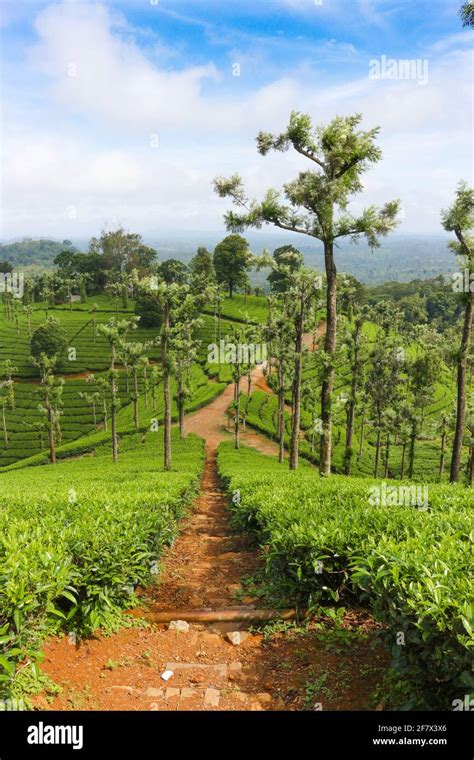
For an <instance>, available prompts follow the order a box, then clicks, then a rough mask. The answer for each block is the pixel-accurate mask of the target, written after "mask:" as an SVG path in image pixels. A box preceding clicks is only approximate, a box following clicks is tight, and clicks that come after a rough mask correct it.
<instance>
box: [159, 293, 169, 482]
mask: <svg viewBox="0 0 474 760" xmlns="http://www.w3.org/2000/svg"><path fill="white" fill-rule="evenodd" d="M169 326H170V305H169V302H168V301H165V303H164V304H163V327H162V328H161V362H162V365H163V397H164V402H165V418H164V468H165V470H170V469H171V393H170V374H169V367H168V330H169Z"/></svg>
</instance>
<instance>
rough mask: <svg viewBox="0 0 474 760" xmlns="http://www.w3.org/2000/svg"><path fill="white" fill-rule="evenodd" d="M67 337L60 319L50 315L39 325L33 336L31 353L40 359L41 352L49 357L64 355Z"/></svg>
mask: <svg viewBox="0 0 474 760" xmlns="http://www.w3.org/2000/svg"><path fill="white" fill-rule="evenodd" d="M66 345H67V339H66V334H65V332H64V330H63V329H62V328H61V324H60V322H59V320H58V319H54V317H50V318H49V319H48V320H47V321H46V322H45V323H44V324H43V325H41V326H40V327H38V328H37V329H36V330H35V331H34V333H33V335H32V336H31V343H30V347H31V355H32V356H33V357H34V358H35V359H39V358H40V357H41V354H45V355H46V356H47V357H48V358H50V359H51V358H55V357H58V358H60V357H62V355H63V354H64V351H65V350H66Z"/></svg>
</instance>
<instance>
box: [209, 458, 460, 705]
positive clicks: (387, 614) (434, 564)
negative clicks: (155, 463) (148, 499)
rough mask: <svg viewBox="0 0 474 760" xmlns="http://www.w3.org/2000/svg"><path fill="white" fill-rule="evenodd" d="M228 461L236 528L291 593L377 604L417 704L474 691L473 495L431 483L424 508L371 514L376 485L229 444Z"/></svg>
mask: <svg viewBox="0 0 474 760" xmlns="http://www.w3.org/2000/svg"><path fill="white" fill-rule="evenodd" d="M218 462H219V471H220V475H221V477H222V478H223V480H224V482H225V483H226V486H227V488H228V489H229V490H230V491H231V492H234V493H235V492H239V498H235V497H234V500H233V501H232V510H233V513H234V516H235V520H236V522H237V523H238V524H239V525H240V526H241V527H244V526H245V527H247V528H249V529H251V530H252V531H254V532H255V533H256V534H257V536H258V538H259V540H260V542H261V543H262V544H263V545H264V547H265V556H266V558H267V572H268V575H269V578H270V579H271V580H272V581H273V583H274V585H275V587H276V588H277V589H279V590H280V592H281V593H282V594H283V595H285V596H286V597H292V598H293V599H296V600H297V601H298V602H299V603H301V604H310V605H311V604H314V603H319V602H323V603H327V602H328V601H332V602H338V601H339V600H341V599H343V600H345V602H346V603H347V602H349V603H350V602H351V601H352V602H353V603H357V604H361V603H363V604H368V605H370V607H371V608H372V610H373V613H374V615H375V616H376V618H377V619H378V620H379V621H381V622H382V623H383V624H384V626H385V635H386V639H387V643H388V645H389V646H390V649H391V651H392V653H393V655H394V660H395V664H396V665H397V667H398V668H399V669H400V670H401V671H402V672H403V673H405V674H406V676H408V677H409V679H410V681H411V683H412V684H413V686H414V694H415V698H414V701H413V703H412V705H411V706H413V705H416V704H423V705H424V706H428V707H432V708H435V707H440V706H441V707H450V706H451V704H452V700H453V699H455V698H459V697H461V698H462V697H463V696H464V695H465V694H466V693H468V692H469V689H471V690H472V689H473V688H474V680H473V677H472V673H471V664H472V646H473V645H474V635H473V629H474V622H473V610H474V584H473V575H472V568H473V566H474V563H473V549H472V538H473V535H474V531H473V520H472V514H473V506H474V494H473V492H472V489H469V488H463V487H462V486H450V485H430V486H429V490H428V509H427V510H426V511H423V510H421V509H418V508H416V506H415V507H412V506H373V505H372V504H371V503H370V501H369V496H370V490H369V489H370V487H371V486H373V485H374V484H376V481H373V480H369V479H363V478H346V477H342V476H332V477H331V478H320V477H319V476H318V475H317V473H316V471H315V470H314V469H313V468H310V467H309V466H306V467H302V468H301V469H299V470H297V471H295V472H290V471H289V470H288V469H287V466H284V465H278V463H276V462H275V460H273V459H272V458H270V457H266V456H264V455H263V454H260V453H258V452H255V451H252V450H250V449H246V448H242V449H240V451H238V452H236V451H235V450H233V449H232V446H231V444H228V443H225V444H222V445H221V447H220V449H219V459H218ZM391 483H393V481H391ZM396 485H399V483H396ZM234 502H237V503H234ZM400 634H402V636H401V637H400ZM400 642H402V643H400Z"/></svg>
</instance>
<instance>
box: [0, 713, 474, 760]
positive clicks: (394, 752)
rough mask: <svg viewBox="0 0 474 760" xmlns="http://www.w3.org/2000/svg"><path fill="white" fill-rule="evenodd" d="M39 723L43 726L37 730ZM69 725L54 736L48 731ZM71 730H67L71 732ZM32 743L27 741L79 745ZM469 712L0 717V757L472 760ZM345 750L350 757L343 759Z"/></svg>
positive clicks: (4, 759) (17, 759)
mask: <svg viewBox="0 0 474 760" xmlns="http://www.w3.org/2000/svg"><path fill="white" fill-rule="evenodd" d="M41 724H42V726H43V730H42V733H40V728H41ZM56 726H63V727H69V732H68V731H67V730H66V729H65V730H64V733H63V734H61V733H59V734H57V735H56V733H55V729H54V728H52V729H50V728H48V727H56ZM74 726H75V727H76V729H77V730H76V733H75V734H73V733H72V727H74ZM79 727H82V732H83V733H82V747H79V746H78V748H77V749H73V746H72V744H46V743H43V744H31V743H29V742H28V737H30V738H31V739H40V738H41V737H42V738H43V741H44V740H45V739H49V737H50V735H52V736H53V737H54V738H56V739H58V740H61V737H62V736H63V737H64V738H65V739H68V738H69V739H70V740H71V741H72V742H75V743H76V744H77V745H79V744H80V743H81V735H80V733H79V732H78V730H79ZM472 736H473V721H472V715H471V714H470V712H299V713H298V712H151V711H150V712H77V711H71V712H69V711H68V712H39V711H38V712H36V711H35V712H2V713H0V760H20V758H23V757H38V758H43V757H45V758H46V757H52V758H68V757H73V758H74V757H77V758H95V757H98V758H99V757H100V758H104V757H107V756H108V757H110V756H111V755H110V753H112V752H114V753H115V752H116V753H117V756H118V757H133V758H135V757H136V756H138V755H139V754H143V752H144V751H146V752H147V754H150V753H151V755H152V756H153V757H154V758H155V757H156V758H158V757H164V756H165V753H166V754H168V755H169V753H170V752H174V753H175V754H176V755H179V756H182V755H183V752H186V751H193V752H200V753H201V752H212V753H213V754H220V755H225V754H227V753H228V752H229V751H231V752H232V751H238V752H239V754H241V755H245V756H256V753H257V752H260V753H262V757H268V756H269V753H270V752H275V753H276V752H278V756H281V752H282V748H283V746H288V743H289V745H290V746H292V747H293V750H294V751H293V752H292V757H293V756H297V755H299V756H301V755H303V754H304V755H306V756H308V757H311V758H313V757H314V758H316V757H318V756H321V752H323V751H324V752H328V753H329V752H330V753H331V754H330V755H329V757H332V756H334V757H341V756H342V757H344V755H342V754H341V753H348V754H347V755H346V757H348V758H349V757H350V758H352V757H356V756H359V755H360V756H361V757H364V758H365V757H374V758H375V757H380V758H383V757H403V758H405V757H408V758H450V759H451V758H452V759H453V760H454V758H455V760H464V759H466V760H472V758H473V756H474V755H473V742H472ZM349 753H350V754H349Z"/></svg>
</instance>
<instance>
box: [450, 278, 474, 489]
mask: <svg viewBox="0 0 474 760" xmlns="http://www.w3.org/2000/svg"><path fill="white" fill-rule="evenodd" d="M473 299H474V293H472V292H470V293H469V294H468V297H467V304H466V312H465V315H464V326H463V331H462V339H461V347H460V350H459V357H458V368H457V387H458V394H457V403H456V429H455V432H454V441H453V455H452V459H451V475H450V480H451V483H456V482H457V481H458V480H459V471H460V468H461V454H462V442H463V437H464V425H465V412H466V370H467V358H468V352H469V344H470V341H471V330H472V310H473Z"/></svg>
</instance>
